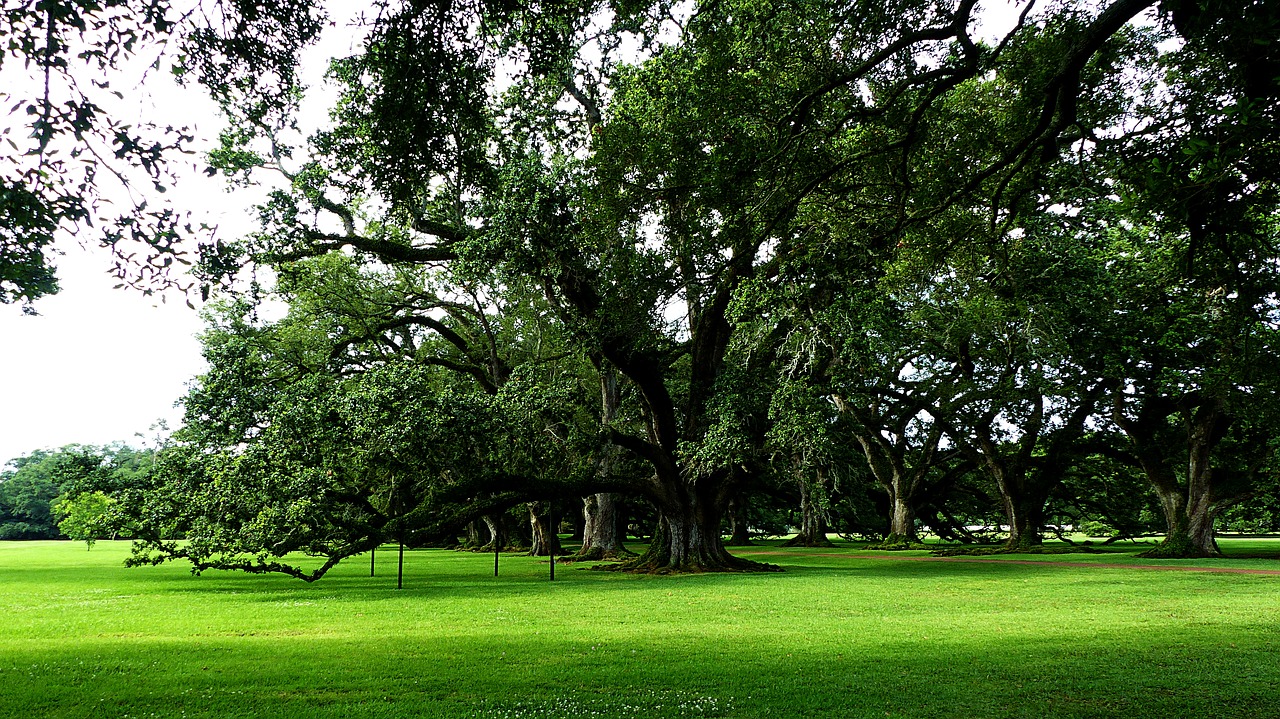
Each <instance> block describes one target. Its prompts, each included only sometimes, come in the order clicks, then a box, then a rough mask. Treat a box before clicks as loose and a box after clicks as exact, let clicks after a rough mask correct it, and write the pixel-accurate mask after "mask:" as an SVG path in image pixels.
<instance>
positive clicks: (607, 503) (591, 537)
mask: <svg viewBox="0 0 1280 719" xmlns="http://www.w3.org/2000/svg"><path fill="white" fill-rule="evenodd" d="M617 509H618V502H617V498H616V497H615V496H614V495H613V494H612V493H610V492H601V493H599V494H593V495H590V496H588V497H585V498H583V500H582V516H583V518H584V519H585V520H586V526H585V528H584V530H583V535H582V536H583V538H582V548H581V549H579V550H578V553H577V554H576V555H575V556H574V557H573V558H574V559H586V560H597V559H619V558H622V557H631V556H635V553H634V552H631V551H630V550H628V549H627V548H626V547H624V546H623V545H622V538H621V537H620V536H619V533H618V524H619V522H618V511H617Z"/></svg>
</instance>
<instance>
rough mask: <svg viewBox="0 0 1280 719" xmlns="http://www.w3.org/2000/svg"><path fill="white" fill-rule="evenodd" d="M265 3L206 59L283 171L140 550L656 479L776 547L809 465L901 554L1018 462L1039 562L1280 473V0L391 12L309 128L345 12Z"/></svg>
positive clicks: (206, 270) (1175, 544)
mask: <svg viewBox="0 0 1280 719" xmlns="http://www.w3.org/2000/svg"><path fill="white" fill-rule="evenodd" d="M253 8H254V9H253V12H252V13H250V12H249V8H248V6H246V7H245V8H243V9H241V8H239V6H238V5H236V4H234V3H231V4H228V5H225V6H224V10H225V11H226V12H229V13H232V15H233V16H234V14H235V13H236V12H240V13H241V17H240V20H241V21H240V22H239V24H237V23H235V22H231V23H223V24H222V25H220V26H219V28H206V29H204V30H202V31H201V32H198V33H196V34H195V35H193V36H192V40H191V41H190V44H189V47H188V49H189V52H190V55H189V56H188V57H189V58H194V59H191V60H190V61H189V65H188V67H187V69H188V70H189V71H190V72H191V73H193V74H195V75H197V76H198V77H199V78H200V79H201V81H202V82H204V83H205V84H206V85H207V86H208V87H210V88H211V89H212V91H213V94H214V96H215V97H216V98H217V99H219V100H220V101H221V102H222V103H223V106H224V110H225V112H226V114H227V116H228V118H229V119H230V120H231V122H232V125H233V127H232V129H231V130H230V131H228V132H227V133H226V134H225V135H224V137H223V146H222V148H221V149H220V150H219V151H217V152H215V153H213V155H212V156H211V163H212V167H211V170H212V171H216V172H223V173H226V174H227V175H229V176H232V177H234V178H238V179H239V180H241V181H248V182H252V181H254V179H255V178H257V177H261V176H262V174H263V173H264V172H265V173H268V174H271V175H272V176H281V177H284V178H286V184H285V185H284V186H283V187H281V188H279V189H277V190H275V191H273V192H272V193H271V196H270V200H269V201H268V202H267V203H266V204H265V205H264V206H263V207H262V208H260V216H261V218H262V222H263V225H262V231H261V232H259V233H257V234H255V235H254V236H252V237H248V238H244V239H243V240H242V241H240V242H236V243H221V244H218V245H216V246H211V247H209V248H206V251H205V252H204V253H203V257H202V263H201V265H200V267H199V269H198V275H199V276H200V277H201V279H202V280H203V281H204V282H206V283H207V284H208V286H209V287H210V288H211V289H214V290H215V291H216V290H217V288H219V287H221V288H222V290H223V291H225V293H226V294H225V299H223V300H221V301H219V302H216V303H215V304H213V305H212V306H211V310H210V319H211V326H210V329H209V331H208V333H207V334H206V336H205V348H206V349H205V351H206V357H207V358H208V360H209V363H210V371H209V373H208V374H207V375H205V376H203V377H202V378H200V380H199V381H198V383H197V384H196V386H195V387H194V389H193V390H192V392H191V394H190V395H189V396H188V397H187V398H186V409H187V417H186V426H185V427H184V428H183V430H181V431H180V432H179V433H178V434H177V435H176V439H177V444H176V446H175V447H174V448H173V449H172V450H171V451H170V452H168V453H167V455H166V457H165V458H164V460H163V467H164V469H163V471H161V472H158V473H157V474H156V475H155V476H156V480H155V482H153V483H152V485H151V486H150V487H148V488H146V489H145V491H143V490H139V491H138V492H136V494H134V495H132V496H131V498H130V500H129V501H128V502H127V503H126V504H127V506H128V507H130V508H131V509H130V511H131V512H132V513H133V514H132V515H131V520H130V521H132V522H134V524H135V525H136V526H137V527H138V528H139V530H138V531H139V534H140V537H141V540H142V541H141V542H140V543H139V545H138V548H137V552H138V554H137V556H136V558H135V561H139V562H141V561H163V560H164V559H165V558H173V557H183V558H187V559H189V560H191V561H193V562H194V563H195V564H196V566H197V567H234V568H240V569H246V570H249V571H285V572H288V573H292V574H295V575H297V576H302V577H304V578H315V577H317V576H320V575H322V574H323V573H324V571H326V570H327V569H328V568H329V567H330V566H332V564H333V563H336V562H337V561H341V559H342V558H344V557H347V556H351V555H352V554H355V553H358V552H362V551H366V550H368V549H370V548H371V547H373V546H375V545H376V544H378V543H380V542H382V541H386V540H387V539H389V538H392V537H394V536H396V535H398V534H404V533H406V532H416V533H421V534H424V535H430V534H433V533H438V532H447V531H452V530H455V529H460V528H461V527H463V526H464V525H466V524H467V523H469V522H473V521H476V520H478V519H480V518H482V517H486V516H489V517H492V516H494V515H495V514H497V513H500V512H502V511H504V510H506V509H507V508H510V507H513V506H525V507H527V510H528V512H529V513H530V517H531V521H532V526H534V527H535V528H536V527H538V526H543V525H545V524H546V522H545V520H543V519H540V517H541V516H542V513H545V509H546V504H545V503H546V502H549V501H552V500H556V499H559V500H561V501H563V499H564V498H565V497H576V498H581V497H586V498H587V499H586V500H583V501H584V502H585V508H586V510H587V511H588V513H589V514H590V513H591V512H594V513H595V514H594V515H593V516H595V517H596V519H595V521H594V522H591V523H589V524H591V526H592V527H593V531H598V532H602V533H605V532H607V531H608V530H609V528H610V527H616V522H612V521H609V520H608V515H609V514H610V513H611V511H612V510H611V507H612V506H613V504H614V502H615V501H616V496H617V495H619V494H621V495H624V496H626V497H629V498H635V499H642V500H643V501H644V502H646V503H647V504H648V505H650V506H651V507H652V508H653V510H654V522H655V529H654V530H653V531H652V536H651V542H650V545H649V548H648V550H647V551H646V552H645V553H644V554H643V555H641V556H639V557H636V558H633V559H631V560H628V562H627V563H626V566H629V567H631V568H635V569H645V570H654V569H666V568H673V569H692V570H715V569H753V568H759V567H758V565H755V564H753V563H751V562H747V561H744V560H742V559H740V558H736V557H734V556H732V555H731V554H729V553H728V551H726V549H725V546H724V541H723V539H722V529H724V522H725V520H726V516H727V515H728V516H732V517H735V518H739V517H741V516H743V515H742V512H743V507H744V506H745V505H747V504H749V502H744V501H743V497H744V496H747V494H748V493H750V492H753V491H754V492H757V493H759V492H761V491H764V490H766V489H767V488H770V487H780V486H785V485H787V484H788V483H789V484H790V485H791V486H794V487H795V488H796V494H798V495H799V499H800V503H801V506H802V512H803V516H804V520H803V521H802V522H801V528H802V530H803V531H802V533H801V534H802V535H803V536H805V537H808V538H809V539H811V540H812V541H818V538H819V537H820V535H821V534H822V526H821V525H822V523H821V521H820V518H821V516H820V515H821V512H820V509H821V508H822V506H823V504H824V498H828V499H829V498H830V497H832V496H834V494H833V492H834V488H835V487H837V486H849V484H850V483H852V482H854V479H853V478H854V477H859V476H868V477H871V478H872V479H874V481H875V482H876V483H877V484H878V485H879V486H880V487H881V488H882V490H883V492H884V495H885V496H887V498H888V501H887V507H888V509H887V514H888V519H889V525H888V526H887V527H885V528H884V530H885V531H884V533H885V535H886V536H887V542H888V543H889V544H890V545H910V544H911V543H912V542H914V541H915V539H916V532H917V529H916V527H917V519H918V518H919V517H920V516H921V514H922V512H925V513H927V514H928V516H929V520H928V521H929V524H930V525H933V526H941V527H944V528H946V529H947V531H950V532H952V533H953V534H955V535H956V536H963V534H964V532H965V531H967V530H966V529H965V527H966V526H967V524H966V522H965V521H964V519H963V518H964V517H971V516H974V515H975V511H974V506H975V504H980V503H981V502H980V498H979V497H978V493H977V491H976V490H975V489H974V488H976V487H986V488H988V489H987V490H984V492H985V494H986V496H989V497H990V498H992V499H994V501H995V502H996V503H997V504H998V506H999V507H1000V508H1001V510H1002V514H1003V516H1004V519H1003V521H1002V523H1003V524H1005V525H1007V527H1008V538H1007V546H1008V548H1010V549H1022V548H1026V547H1029V546H1033V545H1035V544H1037V543H1038V542H1039V541H1040V537H1041V534H1042V531H1043V530H1044V529H1045V527H1046V525H1047V524H1049V521H1048V519H1049V518H1048V517H1046V507H1048V506H1049V502H1050V500H1051V499H1052V498H1055V497H1059V498H1060V497H1061V496H1062V493H1063V492H1064V491H1065V490H1064V488H1067V487H1080V489H1079V490H1078V491H1074V492H1071V493H1070V494H1074V496H1073V497H1070V499H1071V500H1072V501H1074V502H1076V503H1077V504H1078V505H1081V506H1085V505H1087V504H1088V503H1093V505H1094V506H1095V509H1094V510H1091V511H1093V512H1094V513H1095V514H1096V513H1099V512H1102V511H1103V509H1102V508H1103V507H1104V506H1105V507H1106V508H1107V509H1106V510H1105V511H1108V512H1111V511H1117V512H1118V510H1115V509H1114V508H1115V507H1117V506H1119V505H1122V504H1123V502H1125V501H1126V500H1128V501H1130V502H1131V503H1132V500H1133V492H1132V483H1131V482H1129V481H1128V480H1129V479H1131V478H1132V477H1133V476H1134V475H1133V473H1134V472H1138V473H1140V476H1141V477H1142V478H1143V479H1144V480H1145V484H1146V485H1147V486H1148V487H1150V489H1151V491H1152V492H1154V495H1155V496H1156V498H1157V499H1158V502H1157V505H1158V509H1159V510H1160V512H1161V514H1162V516H1163V519H1164V523H1165V527H1164V529H1165V530H1166V535H1167V536H1166V539H1165V541H1164V543H1163V544H1162V545H1161V547H1160V548H1159V550H1158V552H1157V553H1158V554H1161V555H1164V556H1203V555H1212V554H1215V553H1216V551H1217V550H1216V546H1215V544H1214V541H1213V530H1214V522H1215V519H1216V518H1217V517H1218V516H1219V515H1220V514H1221V513H1222V512H1224V511H1226V510H1227V509H1228V508H1230V507H1231V506H1233V505H1235V504H1238V503H1240V502H1242V501H1245V500H1247V499H1250V498H1253V497H1258V496H1263V495H1266V494H1267V493H1268V492H1271V491H1273V484H1274V481H1275V478H1276V466H1275V449H1276V445H1275V439H1274V437H1273V435H1274V432H1273V428H1274V427H1275V426H1277V425H1276V410H1277V404H1276V397H1277V393H1276V390H1277V387H1276V386H1275V383H1276V376H1275V373H1274V371H1273V370H1272V368H1273V366H1274V358H1276V357H1277V349H1278V348H1277V346H1276V342H1277V335H1276V332H1277V319H1278V318H1277V281H1278V280H1280V277H1278V276H1277V270H1278V265H1277V261H1278V259H1280V248H1278V247H1277V246H1276V243H1277V239H1278V234H1277V229H1278V228H1277V224H1276V223H1277V214H1276V206H1277V205H1276V203H1277V194H1276V187H1277V183H1276V180H1277V178H1276V172H1277V171H1280V170H1278V169H1277V168H1280V157H1277V152H1278V148H1280V144H1278V143H1277V139H1276V138H1277V137H1280V133H1277V124H1276V123H1277V119H1278V118H1277V112H1278V108H1280V103H1278V102H1277V99H1278V97H1280V86H1278V85H1277V81H1276V78H1277V77H1278V76H1280V58H1278V57H1277V55H1276V53H1277V47H1278V46H1277V44H1276V43H1275V38H1276V37H1277V36H1278V34H1277V27H1278V26H1280V10H1277V9H1276V7H1275V6H1274V4H1270V3H1263V2H1249V3H1243V5H1241V4H1239V3H1237V4H1233V5H1232V6H1231V7H1226V5H1225V4H1222V3H1216V2H1199V1H1197V0H1168V1H1166V2H1156V1H1155V0H1110V1H1109V2H1099V3H1097V4H1092V3H1072V4H1065V5H1052V6H1045V7H1041V6H1040V5H1039V4H1037V3H1035V2H1027V3H1023V4H1021V5H1020V6H1019V12H1020V14H1019V15H1018V16H1017V18H1016V20H1015V21H1014V22H1013V23H1012V28H1011V29H1009V30H1007V31H1006V32H1004V33H1003V34H1002V35H999V36H993V35H991V34H986V35H984V34H981V33H980V32H979V30H978V28H979V20H980V15H979V10H978V7H977V3H976V2H973V1H972V0H956V1H955V2H950V3H940V2H934V1H924V0H898V1H896V2H889V3H878V4H865V3H846V2H794V3H788V2H775V3H757V2H751V1H749V0H741V1H736V0H734V1H728V2H725V1H723V0H721V1H719V2H707V3H689V4H683V3H670V2H663V1H659V2H555V3H533V4H528V3H520V4H513V3H506V2H501V1H499V0H487V1H486V0H453V1H441V2H425V3H422V2H407V3H386V4H383V5H381V6H380V12H379V13H378V14H377V15H376V17H374V18H373V19H371V20H369V21H368V23H367V24H366V25H365V26H364V28H363V29H364V30H365V31H367V37H366V39H365V41H364V45H363V47H362V50H361V52H359V53H358V54H356V55H353V56H351V57H347V58H340V59H337V60H335V61H334V62H333V64H332V66H331V69H330V78H331V79H332V81H333V82H334V83H336V84H337V86H338V88H339V90H340V99H339V101H338V104H337V106H336V107H335V108H334V110H333V116H332V124H331V125H330V126H329V127H328V128H327V129H325V130H323V131H321V132H319V133H318V134H316V135H315V136H313V137H311V138H309V139H308V140H307V141H306V143H305V146H301V145H298V146H295V145H297V143H296V142H295V143H293V144H290V142H289V141H288V138H289V137H290V134H289V128H291V127H292V126H293V124H294V113H295V112H296V107H297V105H296V101H297V97H298V93H297V92H295V90H296V88H294V86H293V78H295V77H296V72H295V68H294V63H295V61H296V57H295V56H294V55H293V54H292V53H290V52H284V51H282V48H291V47H294V46H295V45H296V43H294V44H286V41H288V42H292V41H294V40H298V39H300V38H298V37H295V35H297V34H298V33H299V32H301V33H302V34H303V35H304V36H307V33H308V32H311V30H308V28H311V25H310V24H309V23H311V22H312V21H313V20H314V18H315V17H317V13H320V12H322V10H321V9H320V8H317V7H313V6H311V5H310V4H308V3H305V2H299V3H288V4H287V5H286V4H280V5H278V6H277V5H270V6H269V7H267V8H266V9H263V8H262V7H261V5H260V4H258V3H255V4H253ZM304 21H305V22H304ZM312 29H314V28H312ZM261 34H265V35H264V36H265V37H266V38H267V39H268V44H267V45H266V46H265V47H266V48H269V50H268V49H264V46H263V45H261V44H260V43H257V42H246V41H245V40H246V39H248V38H258V35H261ZM301 39H304V40H305V39H306V37H302V38H301ZM246 265H252V266H254V267H256V268H262V269H270V270H271V271H272V273H274V275H275V283H274V287H273V289H272V291H271V293H269V294H264V293H263V292H262V291H261V290H260V289H259V288H258V287H257V285H256V284H255V285H251V286H250V287H248V288H247V289H246V288H245V286H244V284H243V278H244V274H243V273H242V272H241V269H242V268H243V267H244V266H246ZM237 278H240V279H239V280H238V279H237ZM267 297H274V298H278V299H282V300H284V301H285V302H286V303H287V304H288V307H289V310H288V314H287V316H286V317H284V318H283V319H280V320H277V321H267V320H265V319H263V318H261V317H260V316H259V311H260V303H261V302H262V301H263V300H264V299H266V298H267ZM1082 476H1083V477H1084V479H1088V480H1090V481H1089V482H1084V481H1081V478H1082ZM1090 482H1092V484H1090ZM1086 486H1087V487H1089V488H1088V489H1085V487H1086ZM854 494H856V493H851V494H850V498H851V499H850V501H854V499H853V497H854ZM826 503H827V504H830V502H829V501H827V502H826ZM982 511H985V510H979V511H978V512H977V513H978V514H980V513H981V512H982ZM735 512H736V514H735ZM1116 516H1117V517H1119V516H1120V514H1116ZM935 518H936V519H935ZM736 524H743V523H741V522H736ZM743 526H745V524H744V525H743ZM494 527H495V529H494V530H493V531H494V534H495V536H496V534H497V531H498V530H497V525H496V524H495V525H494ZM534 534H535V538H536V537H537V536H541V537H543V538H544V539H543V540H541V541H544V542H547V541H551V540H550V538H549V536H548V535H547V533H546V532H545V531H542V532H539V531H535V532H534ZM178 536H182V537H185V538H186V539H185V541H183V542H177V541H174V538H175V537H178ZM611 542H612V543H611ZM587 544H588V548H591V549H594V548H596V547H599V549H600V551H601V552H602V553H609V552H615V551H617V550H616V548H615V547H616V536H615V539H613V540H610V539H609V538H608V537H607V536H605V535H604V534H601V535H600V536H597V535H595V534H590V535H588V536H587ZM291 551H306V552H309V553H312V554H315V555H320V556H323V557H325V558H326V561H325V563H324V564H323V566H322V567H321V568H320V569H319V570H315V571H308V572H304V571H302V570H300V569H298V568H296V567H294V566H292V565H290V564H288V563H287V562H285V561H284V560H283V559H282V557H284V556H285V555H286V554H287V553H288V552H291Z"/></svg>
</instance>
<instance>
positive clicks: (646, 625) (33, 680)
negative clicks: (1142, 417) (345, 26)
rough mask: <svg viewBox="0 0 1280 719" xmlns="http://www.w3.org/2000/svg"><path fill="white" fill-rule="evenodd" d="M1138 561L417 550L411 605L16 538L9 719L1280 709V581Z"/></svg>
mask: <svg viewBox="0 0 1280 719" xmlns="http://www.w3.org/2000/svg"><path fill="white" fill-rule="evenodd" d="M1268 541H1269V540H1233V541H1230V542H1224V548H1226V549H1227V551H1228V552H1230V553H1234V554H1259V553H1263V554H1265V553H1267V552H1270V551H1272V550H1275V551H1276V552H1277V553H1280V543H1277V542H1275V541H1270V543H1269V544H1268ZM1125 551H1127V552H1132V551H1134V548H1133V547H1129V548H1127V549H1126V548H1125V547H1121V548H1119V550H1117V551H1112V552H1109V553H1107V554H1086V555H1039V556H1036V557H1034V559H1036V560H1037V561H1043V562H1067V563H1085V564H1099V563H1106V564H1115V565H1116V566H1114V567H1112V566H1107V567H1093V566H1058V565H1056V564H1047V563H1046V564H1044V565H1043V566H1040V565H1028V564H1021V563H1010V562H1009V561H1007V560H1006V559H1004V558H996V559H993V560H991V561H984V562H973V561H969V562H955V561H898V560H896V559H895V558H893V557H890V556H889V554H888V553H872V552H862V551H859V550H857V549H853V548H849V547H843V548H839V549H835V550H825V549H823V550H805V549H779V548H776V547H775V546H771V545H762V546H759V547H754V548H749V549H746V550H744V551H743V553H744V554H747V553H753V554H754V553H764V552H768V554H759V555H758V558H760V559H763V560H767V561H771V562H774V563H777V564H781V565H782V566H784V567H785V568H786V569H787V571H786V572H785V573H781V574H758V575H695V576H664V577H654V576H626V575H619V574H614V573H608V572H592V571H585V570H579V569H571V568H570V567H568V566H561V567H559V568H558V571H557V572H556V581H555V582H554V583H551V582H548V581H546V573H547V564H546V563H545V561H543V562H539V561H537V560H534V559H532V558H528V557H518V556H504V557H503V560H502V576H500V577H498V578H496V579H495V578H494V577H493V576H492V570H493V558H492V555H476V554H466V553H457V552H450V551H441V550H421V551H413V552H409V553H408V554H407V555H406V586H405V589H403V590H400V591H397V590H396V589H395V573H394V569H395V567H394V554H393V553H392V552H387V553H386V554H385V555H382V554H380V555H379V556H380V559H381V558H385V561H384V562H381V565H380V567H379V576H378V577H376V578H372V579H371V578H370V577H369V576H368V573H369V568H368V562H367V561H363V562H362V561H359V560H356V561H352V562H350V563H349V564H346V565H343V566H340V567H339V568H338V569H336V570H335V571H334V573H332V574H331V575H330V576H328V577H326V578H325V579H323V580H321V581H320V582H318V583H316V584H311V585H308V584H304V583H302V582H299V581H297V580H292V579H288V578H283V577H260V576H248V575H242V574H228V573H208V574H205V575H204V576H200V577H195V576H192V575H190V574H189V573H188V571H187V570H186V568H184V567H183V566H180V565H171V566H164V567H153V568H142V569H125V568H123V567H122V566H121V561H122V560H123V558H124V557H125V555H126V554H127V552H128V545H127V544H126V543H123V542H119V543H113V542H100V543H99V544H98V545H97V546H96V547H95V548H94V549H93V551H92V552H86V551H85V549H84V545H83V544H76V543H71V542H28V543H16V542H8V543H0V717H24V718H25V717H125V716H128V717H250V716H261V717H281V716H297V717H343V718H353V717H485V718H489V717H492V718H497V717H547V718H551V717H637V718H638V717H763V716H771V717H886V716H889V717H1037V718H1039V717H1119V716H1122V717H1126V718H1137V717H1160V718H1161V719H1168V718H1169V717H1186V716H1197V715H1198V716H1204V717H1280V576H1276V575H1249V574H1224V573H1210V572H1199V571H1152V570H1146V569H1140V568H1134V567H1127V566H1123V565H1125V564H1140V563H1141V564H1154V563H1153V562H1142V561H1141V560H1135V559H1133V558H1132V557H1131V555H1130V554H1126V553H1123V552H1125ZM895 556H916V557H924V556H927V555H926V554H925V553H923V552H909V553H899V554H898V555H895ZM1029 558H1032V557H1027V556H1023V557H1011V559H1029ZM1191 564H1193V565H1199V566H1210V567H1212V566H1230V567H1241V568H1263V569H1280V562H1277V561H1276V560H1274V559H1270V560H1268V559H1226V560H1213V561H1200V562H1195V563H1191Z"/></svg>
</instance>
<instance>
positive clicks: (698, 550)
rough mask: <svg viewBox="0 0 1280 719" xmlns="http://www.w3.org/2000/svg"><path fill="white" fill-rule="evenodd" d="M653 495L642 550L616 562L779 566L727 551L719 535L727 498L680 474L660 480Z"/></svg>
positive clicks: (689, 568)
mask: <svg viewBox="0 0 1280 719" xmlns="http://www.w3.org/2000/svg"><path fill="white" fill-rule="evenodd" d="M662 485H663V486H662V489H663V490H664V491H663V492H662V493H661V495H660V496H659V497H658V498H656V499H657V500H658V501H656V502H655V504H656V505H657V509H658V523H657V526H656V527H654V532H653V538H652V540H651V541H650V542H649V547H648V548H647V549H646V550H645V551H644V553H643V554H641V555H640V556H638V557H636V558H635V559H632V560H629V561H627V562H623V563H622V564H620V565H617V566H618V568H619V569H624V570H630V571H649V572H708V571H735V570H737V571H777V570H778V568H777V567H775V566H773V565H769V564H761V563H759V562H753V561H751V560H749V559H742V558H740V557H735V556H733V555H732V554H729V552H728V550H726V549H725V546H724V542H723V541H722V540H721V538H720V520H721V519H722V517H723V512H724V506H725V505H727V503H728V502H727V501H726V499H725V498H724V497H723V496H721V495H720V494H719V493H716V494H709V495H704V494H703V493H701V492H699V491H697V488H696V487H692V486H689V484H686V483H685V482H684V481H683V480H681V479H680V478H679V476H678V475H677V476H675V477H671V478H668V480H667V481H666V482H663V483H662Z"/></svg>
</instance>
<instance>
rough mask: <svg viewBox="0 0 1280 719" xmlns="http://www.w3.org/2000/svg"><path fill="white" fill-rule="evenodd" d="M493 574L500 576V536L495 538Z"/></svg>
mask: <svg viewBox="0 0 1280 719" xmlns="http://www.w3.org/2000/svg"><path fill="white" fill-rule="evenodd" d="M493 576H495V577H496V576H498V538H497V537H494V538H493Z"/></svg>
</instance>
